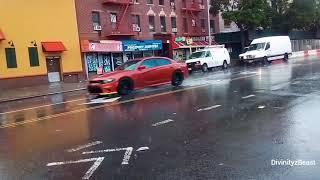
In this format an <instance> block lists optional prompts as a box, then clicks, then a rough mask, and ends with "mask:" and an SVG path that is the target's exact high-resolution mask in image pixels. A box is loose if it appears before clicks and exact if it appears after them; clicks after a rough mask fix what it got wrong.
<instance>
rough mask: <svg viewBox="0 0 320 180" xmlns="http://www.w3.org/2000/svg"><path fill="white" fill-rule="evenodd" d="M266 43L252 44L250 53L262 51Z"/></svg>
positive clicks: (249, 49)
mask: <svg viewBox="0 0 320 180" xmlns="http://www.w3.org/2000/svg"><path fill="white" fill-rule="evenodd" d="M265 45H266V43H256V44H251V45H250V46H249V48H248V51H254V50H260V49H264V46H265Z"/></svg>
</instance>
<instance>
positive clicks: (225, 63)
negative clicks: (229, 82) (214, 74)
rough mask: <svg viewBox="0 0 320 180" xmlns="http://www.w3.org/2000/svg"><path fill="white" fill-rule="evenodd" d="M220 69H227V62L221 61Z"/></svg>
mask: <svg viewBox="0 0 320 180" xmlns="http://www.w3.org/2000/svg"><path fill="white" fill-rule="evenodd" d="M222 68H223V69H228V63H227V61H223V65H222Z"/></svg>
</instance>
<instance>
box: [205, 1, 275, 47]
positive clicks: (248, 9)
mask: <svg viewBox="0 0 320 180" xmlns="http://www.w3.org/2000/svg"><path fill="white" fill-rule="evenodd" d="M210 3H211V9H210V11H211V13H212V14H213V15H217V14H218V13H219V12H222V17H223V18H224V19H225V20H226V21H229V22H231V21H233V22H235V23H236V24H237V26H238V27H239V28H240V31H241V45H242V47H244V30H247V29H256V28H257V27H263V28H266V27H268V26H270V24H271V15H272V14H271V13H272V11H271V8H270V6H269V4H268V2H267V0H211V2H210Z"/></svg>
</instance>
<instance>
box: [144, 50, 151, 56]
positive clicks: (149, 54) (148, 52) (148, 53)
mask: <svg viewBox="0 0 320 180" xmlns="http://www.w3.org/2000/svg"><path fill="white" fill-rule="evenodd" d="M143 56H144V57H151V56H153V51H144V52H143Z"/></svg>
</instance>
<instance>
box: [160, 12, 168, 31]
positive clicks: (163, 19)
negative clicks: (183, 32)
mask: <svg viewBox="0 0 320 180" xmlns="http://www.w3.org/2000/svg"><path fill="white" fill-rule="evenodd" d="M160 25H161V32H167V25H166V17H165V16H160Z"/></svg>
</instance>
